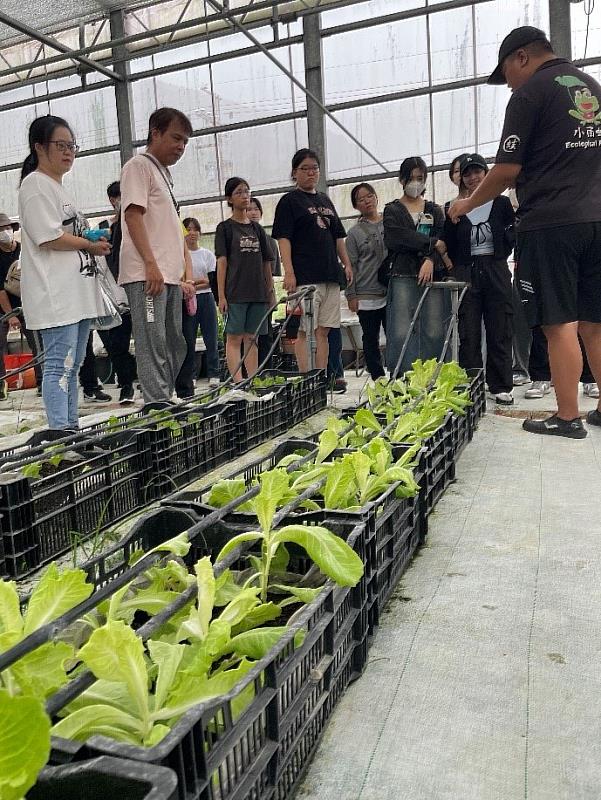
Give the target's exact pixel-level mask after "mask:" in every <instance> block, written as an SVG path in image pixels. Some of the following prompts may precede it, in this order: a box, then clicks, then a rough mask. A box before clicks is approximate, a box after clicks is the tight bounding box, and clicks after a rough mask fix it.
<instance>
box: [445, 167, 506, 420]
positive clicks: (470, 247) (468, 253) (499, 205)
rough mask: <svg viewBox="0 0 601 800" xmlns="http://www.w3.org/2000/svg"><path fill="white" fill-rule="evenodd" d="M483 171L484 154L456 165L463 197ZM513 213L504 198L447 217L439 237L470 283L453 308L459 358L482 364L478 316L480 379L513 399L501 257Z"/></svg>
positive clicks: (502, 399) (465, 363) (468, 365)
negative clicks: (456, 312)
mask: <svg viewBox="0 0 601 800" xmlns="http://www.w3.org/2000/svg"><path fill="white" fill-rule="evenodd" d="M487 172H488V166H487V164H486V161H485V160H484V158H483V157H482V156H481V155H479V154H478V153H473V154H472V155H470V156H468V157H467V159H465V160H464V162H463V164H462V166H461V182H462V185H463V187H464V188H465V190H466V193H467V196H468V197H469V196H470V195H471V194H472V193H473V192H474V191H475V190H476V187H477V186H479V185H480V183H482V181H483V180H484V176H485V175H486V173H487ZM514 222H515V215H514V211H513V207H512V205H511V202H510V200H509V198H508V197H506V196H505V195H499V196H498V197H496V198H495V199H494V200H491V201H490V202H489V203H485V204H484V205H483V206H479V207H478V208H475V209H473V211H470V213H469V214H467V215H465V216H462V217H459V220H458V222H457V224H455V223H453V222H452V221H451V219H450V217H448V216H447V218H446V220H445V225H444V232H443V239H444V241H445V242H446V244H447V247H448V249H449V255H450V256H451V259H452V260H453V264H454V265H455V266H454V269H453V278H455V279H456V280H458V281H466V282H467V283H469V284H470V288H469V290H468V292H467V294H466V295H465V297H464V298H463V301H462V303H461V307H460V309H459V363H460V364H461V366H462V367H464V368H465V369H476V368H480V367H482V321H484V328H485V331H486V381H487V383H488V388H489V390H490V392H491V394H493V395H494V397H495V400H496V402H497V403H500V404H503V405H511V404H512V403H513V393H512V392H513V370H512V361H513V358H512V348H511V340H512V332H513V305H512V296H511V273H510V272H509V266H508V264H507V257H508V256H509V254H510V253H511V251H512V250H513V244H514V237H515V233H514Z"/></svg>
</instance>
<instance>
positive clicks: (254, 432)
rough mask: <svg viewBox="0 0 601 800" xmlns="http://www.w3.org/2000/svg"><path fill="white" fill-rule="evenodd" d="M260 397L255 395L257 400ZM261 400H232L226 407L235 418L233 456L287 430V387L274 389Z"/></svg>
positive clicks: (265, 392) (288, 422)
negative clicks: (231, 410)
mask: <svg viewBox="0 0 601 800" xmlns="http://www.w3.org/2000/svg"><path fill="white" fill-rule="evenodd" d="M270 395H271V396H270ZM261 396H262V395H261V394H260V393H257V397H259V398H260V397H261ZM263 397H264V398H265V399H258V400H256V401H253V400H233V401H231V403H228V405H231V407H233V408H234V409H235V414H236V427H235V437H234V455H241V454H242V453H246V452H247V451H248V450H252V448H253V447H256V446H257V445H258V444H261V443H262V442H264V441H266V440H267V439H270V438H271V437H272V436H277V435H278V434H280V433H283V432H284V431H285V430H287V429H288V428H289V427H290V419H289V415H288V409H287V391H286V387H285V386H274V387H273V388H270V389H269V390H265V391H264V393H263Z"/></svg>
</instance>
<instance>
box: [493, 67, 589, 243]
mask: <svg viewBox="0 0 601 800" xmlns="http://www.w3.org/2000/svg"><path fill="white" fill-rule="evenodd" d="M496 161H497V163H499V164H521V165H522V170H521V172H520V174H519V176H518V179H517V183H516V190H517V196H518V201H519V209H518V212H517V226H518V232H523V231H530V230H537V229H541V228H552V227H555V226H556V225H571V224H573V223H577V222H601V86H600V85H599V84H598V83H597V81H596V80H595V79H594V78H592V77H591V76H590V75H587V74H586V73H584V72H582V71H581V70H579V69H577V68H576V67H575V66H574V65H573V64H572V63H571V62H569V61H566V59H564V58H555V59H552V60H551V61H547V62H545V63H544V64H543V65H542V66H541V67H539V69H538V70H537V71H536V72H535V73H534V75H533V76H532V77H531V78H529V80H527V81H526V83H525V84H524V85H523V86H521V87H520V88H519V89H517V90H516V91H515V92H514V93H513V96H512V98H511V100H510V101H509V104H508V106H507V111H506V114H505V124H504V126H503V135H502V137H501V143H500V145H499V150H498V153H497V157H496Z"/></svg>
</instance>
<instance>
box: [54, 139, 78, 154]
mask: <svg viewBox="0 0 601 800" xmlns="http://www.w3.org/2000/svg"><path fill="white" fill-rule="evenodd" d="M49 143H50V144H55V145H56V146H57V148H58V149H59V150H60V151H61V153H66V152H67V150H70V151H71V152H72V153H79V145H78V144H75V142H64V141H61V140H60V139H51V140H50V142H49Z"/></svg>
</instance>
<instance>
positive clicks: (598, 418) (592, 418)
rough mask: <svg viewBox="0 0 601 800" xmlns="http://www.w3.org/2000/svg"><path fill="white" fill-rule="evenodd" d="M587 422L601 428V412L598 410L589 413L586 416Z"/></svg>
mask: <svg viewBox="0 0 601 800" xmlns="http://www.w3.org/2000/svg"><path fill="white" fill-rule="evenodd" d="M586 421H587V423H588V424H589V425H598V426H599V427H600V428H601V411H599V409H597V408H596V409H595V410H594V411H589V412H588V414H587V415H586Z"/></svg>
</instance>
